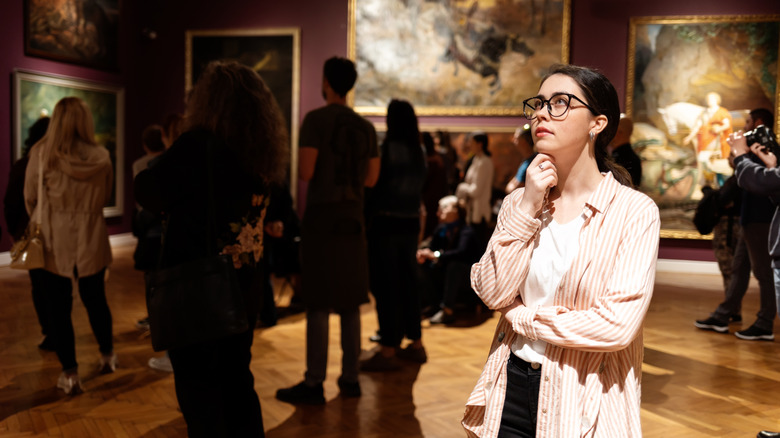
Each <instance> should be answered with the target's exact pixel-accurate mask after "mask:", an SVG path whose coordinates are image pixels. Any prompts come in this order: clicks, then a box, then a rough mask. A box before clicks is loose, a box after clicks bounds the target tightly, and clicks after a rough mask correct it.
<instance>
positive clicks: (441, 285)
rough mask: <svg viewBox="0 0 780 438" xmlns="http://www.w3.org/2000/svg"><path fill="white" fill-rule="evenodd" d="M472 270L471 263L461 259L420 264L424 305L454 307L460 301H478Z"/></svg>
mask: <svg viewBox="0 0 780 438" xmlns="http://www.w3.org/2000/svg"><path fill="white" fill-rule="evenodd" d="M470 272H471V264H468V263H465V262H462V261H459V260H450V261H448V262H444V263H441V262H440V263H430V262H426V263H423V264H422V265H418V266H417V277H418V281H419V284H420V295H421V296H422V302H423V307H428V306H431V307H434V308H439V307H447V308H449V309H453V308H455V307H456V306H457V305H458V304H459V303H465V304H471V303H472V302H474V303H476V302H478V299H477V298H476V294H475V293H474V291H473V289H471V280H470V279H469V275H470Z"/></svg>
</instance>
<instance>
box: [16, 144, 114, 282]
mask: <svg viewBox="0 0 780 438" xmlns="http://www.w3.org/2000/svg"><path fill="white" fill-rule="evenodd" d="M41 147H42V145H41V144H37V145H35V146H34V147H33V148H32V150H30V162H29V163H28V164H27V172H26V173H25V178H24V199H25V204H26V207H27V211H28V212H29V213H30V217H32V216H33V209H34V208H35V205H36V203H37V202H38V199H37V198H38V170H39V159H38V151H39V148H41ZM44 161H46V158H45V155H44ZM113 174H114V170H113V168H112V167H111V159H110V157H109V155H108V151H107V150H106V148H104V147H102V146H96V147H95V146H86V145H84V146H83V147H81V148H80V150H79V151H78V153H77V154H76V156H75V157H70V158H67V159H63V160H62V161H60V163H59V166H58V168H57V169H46V171H45V172H44V174H43V198H44V200H43V203H42V205H43V211H42V215H41V218H42V219H41V222H42V223H43V224H42V228H41V231H42V232H43V239H44V245H45V262H46V264H45V266H44V269H46V270H47V271H49V272H53V273H55V274H57V275H61V276H63V277H73V268H74V267H75V268H77V269H78V275H79V277H86V276H89V275H93V274H95V273H97V272H99V271H100V270H101V269H103V268H105V267H106V266H108V265H109V264H110V263H111V247H110V246H109V242H108V231H107V230H106V221H105V219H104V218H103V207H104V206H105V205H106V203H107V202H108V201H109V200H110V197H111V188H112V185H113V178H114V176H113Z"/></svg>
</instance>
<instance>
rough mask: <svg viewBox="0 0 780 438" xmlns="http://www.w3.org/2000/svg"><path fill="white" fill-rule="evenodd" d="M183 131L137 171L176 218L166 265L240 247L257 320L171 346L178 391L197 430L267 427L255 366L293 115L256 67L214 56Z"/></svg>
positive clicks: (167, 235)
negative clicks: (266, 243) (266, 236)
mask: <svg viewBox="0 0 780 438" xmlns="http://www.w3.org/2000/svg"><path fill="white" fill-rule="evenodd" d="M184 131H185V132H184V133H183V134H181V136H179V137H178V139H176V141H174V143H173V145H171V147H170V148H169V149H168V150H167V151H166V152H164V153H163V154H162V155H160V156H159V157H158V158H157V159H156V160H154V161H152V162H151V163H150V165H149V167H148V168H147V169H146V170H144V171H142V172H141V173H139V174H138V175H137V176H136V178H135V184H134V188H135V196H136V201H137V202H138V203H139V204H140V205H141V207H143V208H144V209H145V210H148V211H150V212H152V213H157V214H160V213H164V217H165V220H166V221H167V224H168V225H167V228H166V230H165V231H164V236H163V245H162V249H161V252H162V254H161V256H160V266H159V267H160V268H170V267H174V266H180V265H182V264H183V263H187V262H191V261H194V260H197V259H201V258H207V257H213V256H217V255H219V254H222V255H230V256H231V257H232V260H233V266H234V267H235V268H236V274H237V276H238V281H239V283H240V288H241V292H242V295H243V301H244V307H245V310H246V319H247V322H248V327H247V329H246V330H245V331H242V332H240V333H237V334H231V335H225V336H214V338H212V339H204V340H202V341H200V342H196V343H193V344H190V345H186V346H178V347H174V348H170V349H169V350H168V356H169V357H170V360H171V365H172V367H173V375H174V382H175V385H176V397H177V399H178V401H179V407H180V408H181V412H182V414H183V415H184V420H185V421H186V422H187V433H188V435H189V436H190V437H191V438H195V437H262V436H264V431H263V418H262V412H261V409H260V400H259V398H258V397H257V393H256V392H255V388H254V376H253V375H252V371H251V370H250V368H249V366H250V362H251V360H252V351H251V348H252V340H253V336H252V335H253V328H254V327H255V323H256V321H257V316H258V315H257V310H258V301H259V300H260V297H261V294H262V284H263V276H262V273H261V270H260V267H261V265H262V256H263V218H264V217H265V213H266V208H267V206H268V200H269V190H270V189H269V187H270V184H272V183H277V182H280V181H282V180H283V179H284V177H285V171H286V168H287V162H286V159H287V156H288V152H287V147H288V143H287V141H288V136H287V130H286V128H285V122H284V118H283V116H282V112H281V110H280V109H279V106H278V104H277V103H276V99H274V97H273V94H272V93H271V91H270V89H269V88H268V86H267V85H266V84H265V82H264V81H263V79H262V78H261V77H260V76H259V75H258V74H257V73H256V72H255V71H254V70H252V69H250V68H248V67H246V66H244V65H242V64H239V63H237V62H221V61H214V62H212V63H210V64H209V65H208V66H207V67H206V69H205V70H204V72H203V74H202V76H201V78H200V79H199V80H198V82H197V84H196V85H195V88H194V89H193V91H192V95H191V96H190V98H189V100H188V104H187V110H186V116H185V125H184ZM210 204H211V207H209V205H210ZM210 217H213V221H212V220H211V219H210ZM212 249H213V250H212ZM212 251H213V252H212ZM151 330H152V333H154V330H155V327H154V324H152V325H151Z"/></svg>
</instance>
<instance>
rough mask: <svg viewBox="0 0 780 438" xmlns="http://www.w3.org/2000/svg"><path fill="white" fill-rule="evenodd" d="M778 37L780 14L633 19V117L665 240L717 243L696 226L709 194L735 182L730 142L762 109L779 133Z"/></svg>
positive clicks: (629, 107)
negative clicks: (704, 193) (707, 190)
mask: <svg viewBox="0 0 780 438" xmlns="http://www.w3.org/2000/svg"><path fill="white" fill-rule="evenodd" d="M778 39H780V15H722V16H721V15H712V16H669V17H660V16H654V17H632V18H631V20H630V29H629V44H628V62H627V64H628V72H627V78H626V113H627V115H628V116H630V117H631V118H632V119H633V121H634V133H633V135H632V137H631V142H632V145H633V147H634V149H635V150H636V151H637V153H638V154H639V156H640V158H641V159H642V184H641V186H640V189H641V190H642V191H643V192H645V193H646V194H648V195H649V196H650V197H651V198H653V200H655V202H656V204H657V205H658V208H659V210H660V213H661V237H664V238H673V239H710V238H711V235H704V236H702V235H701V234H699V232H698V231H696V227H695V226H694V225H693V220H692V219H693V215H694V212H695V209H696V206H697V204H698V201H699V200H700V199H701V196H702V188H703V187H704V186H705V185H706V186H710V187H712V188H718V187H719V186H720V185H721V184H722V183H723V181H725V179H726V178H728V177H729V176H730V175H731V174H733V171H732V170H731V169H730V167H729V164H728V155H729V147H728V144H727V143H726V142H725V137H726V135H727V134H728V132H731V130H737V129H742V128H743V126H744V121H745V117H746V116H747V114H748V113H749V111H750V110H752V109H755V108H767V109H770V110H772V111H773V112H774V114H775V118H776V120H775V125H776V126H777V116H778V113H780V106H778V105H779V104H780V99H778V97H780V95H778V87H777V79H778V63H777V60H778V53H780V45H779V44H778ZM715 124H717V128H713V126H715ZM721 130H722V131H723V132H722V133H718V132H719V131H721Z"/></svg>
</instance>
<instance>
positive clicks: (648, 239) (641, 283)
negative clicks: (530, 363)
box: [462, 173, 660, 438]
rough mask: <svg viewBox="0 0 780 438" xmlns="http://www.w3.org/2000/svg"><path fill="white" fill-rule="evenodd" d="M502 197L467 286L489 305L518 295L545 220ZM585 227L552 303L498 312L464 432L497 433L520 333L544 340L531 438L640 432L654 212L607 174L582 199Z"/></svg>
mask: <svg viewBox="0 0 780 438" xmlns="http://www.w3.org/2000/svg"><path fill="white" fill-rule="evenodd" d="M522 196H523V190H522V189H521V190H516V191H515V192H513V193H512V194H510V195H509V196H507V198H506V199H505V200H504V203H503V206H502V208H501V212H500V213H499V215H498V223H497V225H496V230H495V232H494V233H493V236H492V237H491V239H490V242H489V243H488V248H487V251H486V252H485V254H484V255H483V256H482V259H481V260H480V261H479V262H478V263H476V264H475V265H474V266H473V267H472V269H471V284H472V286H473V288H474V290H475V291H476V292H477V294H478V295H479V297H480V298H481V299H482V301H484V302H485V304H486V305H487V306H488V307H490V308H491V309H500V308H502V307H506V306H507V305H509V304H511V303H512V301H514V299H515V297H516V296H517V295H518V293H519V290H520V285H521V284H522V282H523V280H524V279H525V277H526V275H527V274H528V267H529V264H530V263H529V261H530V258H531V254H532V253H533V249H534V241H535V238H536V235H537V233H538V232H539V227H540V225H541V223H540V222H539V220H538V219H534V218H531V217H530V216H528V215H526V214H524V213H522V212H521V211H520V210H519V209H518V208H517V205H518V204H519V202H520V200H521V199H522ZM584 213H585V216H586V219H585V224H584V225H583V227H582V230H581V231H580V234H579V239H580V242H579V243H580V246H579V252H578V253H577V256H576V257H575V258H574V261H573V263H572V265H571V268H570V269H569V270H568V271H567V272H566V274H564V276H563V278H562V279H561V283H560V286H559V287H558V290H557V291H556V293H555V298H554V305H552V306H546V307H536V308H528V307H524V306H521V307H520V308H519V312H518V313H517V315H516V316H515V319H514V321H513V322H512V324H509V323H508V322H507V321H506V320H505V319H504V318H501V320H500V322H499V323H498V326H497V327H496V332H495V336H494V337H493V342H492V344H491V347H490V353H489V355H488V359H487V362H486V363H485V368H484V369H483V371H482V375H481V376H480V377H479V380H478V381H477V385H476V387H475V388H474V391H473V392H472V393H471V396H470V397H469V399H468V401H467V402H466V411H465V414H464V417H463V421H462V423H463V426H464V427H465V428H466V431H467V432H468V436H470V437H484V438H489V437H491V438H492V437H495V436H496V435H497V434H498V428H499V425H500V423H501V412H502V409H503V406H504V396H505V393H506V384H507V377H506V364H507V360H508V359H509V355H510V354H511V347H512V342H513V341H514V340H515V337H516V336H517V334H518V333H519V334H521V335H523V336H525V337H526V338H528V339H529V340H532V341H533V340H537V339H541V340H544V341H546V342H547V343H548V345H547V348H546V350H545V358H544V361H543V362H542V380H541V385H540V388H539V411H538V417H537V428H536V436H537V437H539V438H545V437H556V438H558V437H563V438H570V437H605V438H613V437H621V438H622V437H641V436H642V428H641V424H640V420H639V405H640V398H641V377H642V357H643V346H642V326H643V323H644V319H645V314H646V313H647V308H648V306H649V305H650V298H651V297H652V292H653V282H654V280H655V263H656V258H657V256H658V242H659V233H660V218H659V215H658V208H657V207H656V205H655V203H653V201H652V200H651V199H650V198H649V197H647V196H646V195H644V194H642V193H640V192H638V191H636V190H633V189H631V188H629V187H626V186H623V185H621V184H620V183H618V182H617V181H616V180H615V179H614V178H613V177H612V174H611V173H607V174H606V175H605V176H604V179H603V180H602V181H601V183H599V186H598V187H597V189H596V191H595V192H594V193H593V194H592V195H591V197H590V199H589V200H588V202H587V203H586V204H585V207H584Z"/></svg>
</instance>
